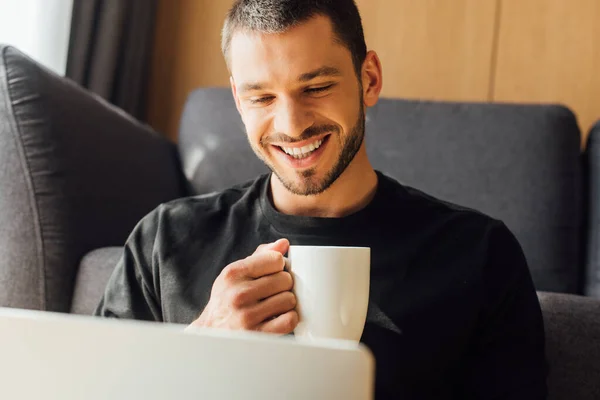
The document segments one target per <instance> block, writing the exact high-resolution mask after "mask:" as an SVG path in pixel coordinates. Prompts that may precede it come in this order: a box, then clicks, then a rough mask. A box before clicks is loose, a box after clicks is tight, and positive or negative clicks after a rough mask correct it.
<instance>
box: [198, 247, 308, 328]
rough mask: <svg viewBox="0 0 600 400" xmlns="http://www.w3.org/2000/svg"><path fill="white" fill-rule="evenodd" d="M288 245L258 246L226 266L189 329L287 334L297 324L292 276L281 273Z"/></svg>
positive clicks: (283, 271) (285, 272) (284, 272)
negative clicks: (192, 327)
mask: <svg viewBox="0 0 600 400" xmlns="http://www.w3.org/2000/svg"><path fill="white" fill-rule="evenodd" d="M289 245H290V244H289V242H288V241H287V240H286V239H280V240H278V241H276V242H274V243H270V244H266V245H260V246H259V247H258V248H257V249H256V251H255V252H254V254H252V255H251V256H250V257H247V258H245V259H243V260H239V261H236V262H234V263H231V264H229V265H228V266H227V267H225V268H224V269H223V271H222V272H221V274H220V275H219V276H218V277H217V279H216V280H215V283H214V284H213V287H212V291H211V295H210V300H209V301H208V304H207V305H206V308H205V309H204V311H203V312H202V314H201V315H200V317H199V318H198V319H197V320H196V321H194V322H193V323H192V326H198V327H211V328H224V329H243V330H254V331H261V332H271V333H279V334H287V333H290V332H292V331H293V330H294V328H295V327H296V325H297V324H298V314H297V313H296V311H295V309H294V308H295V307H296V297H295V296H294V294H293V293H292V292H291V290H292V287H293V280H292V276H291V275H290V274H289V273H288V272H287V271H285V270H284V265H285V261H284V258H283V255H284V254H285V253H286V252H287V250H288V247H289Z"/></svg>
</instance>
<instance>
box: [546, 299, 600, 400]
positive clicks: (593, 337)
mask: <svg viewBox="0 0 600 400" xmlns="http://www.w3.org/2000/svg"><path fill="white" fill-rule="evenodd" d="M538 297H539V299H540V303H541V306H542V311H543V313H544V325H545V331H546V354H547V357H548V363H549V366H550V373H549V375H548V391H549V394H550V396H549V397H548V399H549V400H570V399H577V400H588V399H589V400H597V399H600V301H599V300H597V299H592V298H588V297H581V296H573V295H565V294H556V293H553V294H550V293H539V294H538Z"/></svg>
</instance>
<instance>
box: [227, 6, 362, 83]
mask: <svg viewBox="0 0 600 400" xmlns="http://www.w3.org/2000/svg"><path fill="white" fill-rule="evenodd" d="M317 15H323V16H326V17H329V19H330V20H331V22H332V24H333V32H334V34H335V35H336V36H337V40H338V41H339V42H340V43H341V44H343V45H344V46H346V47H347V48H348V50H350V53H351V54H352V62H353V63H354V69H355V70H356V74H357V76H358V77H359V78H360V71H361V68H362V64H363V62H364V61H365V58H366V56H367V45H366V44H365V37H364V33H363V27H362V22H361V19H360V14H359V12H358V7H357V6H356V3H355V2H354V0H236V1H235V3H234V4H233V6H232V7H231V9H230V10H229V13H228V14H227V18H226V19H225V24H224V26H223V32H222V42H221V49H222V51H223V55H224V56H225V60H226V61H227V64H228V65H229V55H228V53H229V47H230V44H231V38H232V37H233V34H234V33H235V32H236V31H238V30H248V31H254V32H261V33H281V32H284V31H286V30H288V29H290V28H292V27H294V26H296V25H299V24H301V23H303V22H306V21H308V20H309V19H311V18H313V17H315V16H317Z"/></svg>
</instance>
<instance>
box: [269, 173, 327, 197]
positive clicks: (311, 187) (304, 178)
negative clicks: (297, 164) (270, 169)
mask: <svg viewBox="0 0 600 400" xmlns="http://www.w3.org/2000/svg"><path fill="white" fill-rule="evenodd" d="M275 175H276V176H277V178H278V179H279V181H280V182H281V184H282V185H283V186H284V187H285V188H286V189H287V190H288V191H289V192H291V193H293V194H295V195H297V196H314V195H317V194H321V193H322V192H324V191H325V190H326V189H327V187H328V186H329V185H327V182H326V178H325V177H322V176H319V175H318V174H317V172H316V171H314V170H304V171H298V172H294V173H292V174H291V176H290V174H286V175H283V174H280V173H278V172H275Z"/></svg>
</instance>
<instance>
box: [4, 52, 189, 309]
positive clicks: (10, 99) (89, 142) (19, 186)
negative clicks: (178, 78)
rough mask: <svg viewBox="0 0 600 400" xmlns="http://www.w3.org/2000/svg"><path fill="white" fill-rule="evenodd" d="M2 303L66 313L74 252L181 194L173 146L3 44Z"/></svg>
mask: <svg viewBox="0 0 600 400" xmlns="http://www.w3.org/2000/svg"><path fill="white" fill-rule="evenodd" d="M0 163H1V165H0V306H5V307H19V308H32V309H41V310H50V311H65V312H68V311H69V309H70V306H71V297H72V294H73V285H74V281H75V276H76V273H77V268H78V265H79V262H80V260H81V259H82V258H83V256H84V255H85V254H86V253H88V252H89V251H90V250H93V249H97V248H101V247H109V246H120V245H122V244H123V243H124V241H125V240H126V238H127V235H128V234H129V232H130V231H131V230H132V229H133V227H134V226H135V224H136V223H137V221H138V220H140V219H141V218H142V217H143V216H144V215H145V214H146V213H148V212H149V211H151V210H152V209H153V208H154V207H156V206H157V205H158V204H160V203H162V202H165V201H168V200H171V199H173V198H176V197H181V196H183V195H185V191H184V189H183V188H184V185H183V182H184V180H183V179H182V174H181V172H180V167H179V160H178V157H177V151H176V148H175V146H174V144H172V143H170V142H169V141H168V140H166V139H164V138H163V137H161V136H159V135H157V134H156V133H154V132H152V130H151V129H149V128H148V127H146V126H144V125H142V124H140V123H139V122H137V121H136V120H134V119H133V118H131V117H129V116H127V115H126V114H125V113H124V112H122V111H120V110H118V109H117V108H115V107H112V106H110V105H109V104H108V103H107V102H105V101H103V100H102V99H100V98H99V97H97V96H95V95H92V94H91V93H89V92H87V91H85V90H84V89H82V88H80V87H79V86H77V85H76V84H74V83H73V82H71V81H69V80H67V79H65V78H62V77H59V76H57V75H55V74H53V73H52V72H50V71H48V70H47V69H45V68H44V67H42V66H40V65H38V64H37V63H35V62H34V61H33V60H31V59H29V58H28V57H26V56H24V55H23V54H22V53H20V52H19V51H18V50H16V49H15V48H12V47H8V46H0Z"/></svg>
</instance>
